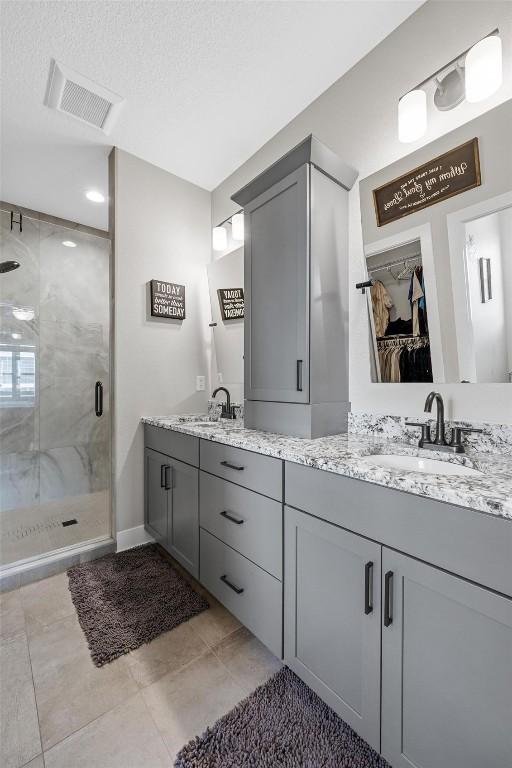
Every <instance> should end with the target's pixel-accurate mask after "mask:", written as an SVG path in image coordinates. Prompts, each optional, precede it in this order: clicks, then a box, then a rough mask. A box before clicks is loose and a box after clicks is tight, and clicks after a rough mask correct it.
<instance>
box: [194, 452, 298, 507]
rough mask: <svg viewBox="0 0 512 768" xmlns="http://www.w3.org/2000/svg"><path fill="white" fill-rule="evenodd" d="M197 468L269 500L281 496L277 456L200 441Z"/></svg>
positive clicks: (281, 471) (281, 468) (280, 471)
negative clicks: (198, 466)
mask: <svg viewBox="0 0 512 768" xmlns="http://www.w3.org/2000/svg"><path fill="white" fill-rule="evenodd" d="M200 466H201V469H204V470H206V472H211V473H212V475H217V476H218V477H223V478H225V479H226V480H231V482H233V483H237V484H238V485H243V486H244V487H245V488H250V489H251V490H252V491H257V492H258V493H263V494H264V495H265V496H270V497H271V498H272V499H277V500H278V501H282V499H283V465H282V461H281V459H273V458H272V457H270V456H263V455H262V454H261V453H254V452H253V451H245V450H243V449H242V448H233V447H232V446H230V445H222V444H221V443H214V442H212V441H211V440H201V463H200Z"/></svg>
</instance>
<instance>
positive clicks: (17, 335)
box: [11, 333, 21, 341]
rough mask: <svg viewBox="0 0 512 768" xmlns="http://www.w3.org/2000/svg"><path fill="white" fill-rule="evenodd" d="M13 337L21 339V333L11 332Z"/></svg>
mask: <svg viewBox="0 0 512 768" xmlns="http://www.w3.org/2000/svg"><path fill="white" fill-rule="evenodd" d="M11 338H13V339H14V340H15V341H17V340H18V339H21V333H11Z"/></svg>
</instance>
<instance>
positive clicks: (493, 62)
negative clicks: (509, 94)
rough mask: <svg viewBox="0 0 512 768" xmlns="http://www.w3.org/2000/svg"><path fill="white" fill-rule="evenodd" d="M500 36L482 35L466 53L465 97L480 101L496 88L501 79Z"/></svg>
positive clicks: (472, 101) (470, 100)
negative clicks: (482, 37)
mask: <svg viewBox="0 0 512 768" xmlns="http://www.w3.org/2000/svg"><path fill="white" fill-rule="evenodd" d="M501 58H502V57H501V38H500V37H498V35H491V36H490V37H484V39H483V40H480V41H479V42H478V43H476V44H475V45H474V46H473V47H472V48H470V50H469V51H468V52H467V54H466V61H465V67H466V99H467V101H469V102H471V103H474V102H476V101H482V99H486V98H487V97H488V96H491V95H492V94H493V93H495V91H497V90H498V88H499V87H500V85H501V83H502V81H503V67H502V61H501Z"/></svg>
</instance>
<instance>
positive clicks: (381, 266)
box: [368, 254, 421, 273]
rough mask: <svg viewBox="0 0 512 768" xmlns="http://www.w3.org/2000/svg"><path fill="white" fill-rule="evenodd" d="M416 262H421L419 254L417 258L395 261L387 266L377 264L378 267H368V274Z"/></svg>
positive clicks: (411, 257)
mask: <svg viewBox="0 0 512 768" xmlns="http://www.w3.org/2000/svg"><path fill="white" fill-rule="evenodd" d="M418 260H419V261H420V262H421V254H418V256H410V257H409V258H408V259H397V260H396V261H390V262H388V263H387V264H379V266H378V267H368V273H370V272H381V271H382V270H383V269H390V268H391V267H398V266H399V265H400V264H403V265H404V267H405V266H406V264H409V262H412V261H418Z"/></svg>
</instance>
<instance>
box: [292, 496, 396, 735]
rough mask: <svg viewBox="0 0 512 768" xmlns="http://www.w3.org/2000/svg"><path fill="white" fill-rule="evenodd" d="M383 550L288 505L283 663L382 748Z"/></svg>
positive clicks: (361, 733) (361, 732)
mask: <svg viewBox="0 0 512 768" xmlns="http://www.w3.org/2000/svg"><path fill="white" fill-rule="evenodd" d="M380 550H381V548H380V545H378V544H375V543H374V542H371V541H368V540H367V539H363V538H362V537H361V536H356V535H354V534H352V533H348V532H347V531H344V530H343V529H341V528H338V527H336V526H334V525H331V524H330V523H326V522H324V521H322V520H318V519H317V518H315V517H311V516H310V515H307V514H305V513H304V512H298V511H296V510H294V509H290V508H289V507H285V553H286V554H285V593H284V594H285V611H284V637H285V640H284V657H285V663H286V664H288V666H289V667H291V669H293V670H294V672H296V673H297V674H298V675H299V677H301V678H302V679H303V680H304V682H306V683H307V684H308V685H309V686H310V688H312V689H313V690H314V691H316V693H318V695H319V696H321V698H322V699H323V700H324V701H325V702H326V703H327V704H328V705H329V706H330V707H332V709H333V710H334V711H335V712H337V713H338V715H340V717H342V718H343V720H345V721H346V722H347V723H349V725H351V726H352V727H353V728H354V729H355V730H356V731H357V732H358V733H359V734H360V735H361V736H362V737H363V738H364V739H366V741H367V742H368V743H369V744H371V746H372V747H374V748H375V749H376V750H379V749H380Z"/></svg>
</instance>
